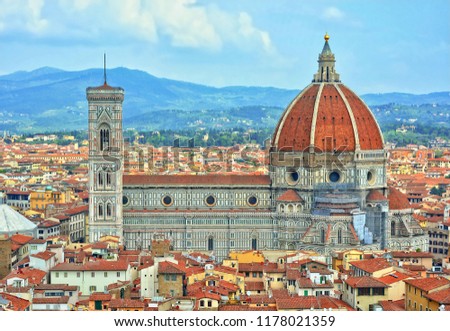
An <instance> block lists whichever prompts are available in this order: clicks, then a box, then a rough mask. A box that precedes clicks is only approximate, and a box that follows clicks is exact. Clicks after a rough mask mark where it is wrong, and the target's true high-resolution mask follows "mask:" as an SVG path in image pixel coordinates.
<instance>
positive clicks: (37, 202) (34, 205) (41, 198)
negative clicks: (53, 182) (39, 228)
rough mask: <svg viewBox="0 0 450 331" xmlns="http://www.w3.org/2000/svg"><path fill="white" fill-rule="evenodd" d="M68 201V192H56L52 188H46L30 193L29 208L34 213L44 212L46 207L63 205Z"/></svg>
mask: <svg viewBox="0 0 450 331" xmlns="http://www.w3.org/2000/svg"><path fill="white" fill-rule="evenodd" d="M68 201H70V191H65V192H63V191H60V190H56V189H55V188H53V187H52V186H46V187H45V188H44V189H42V190H37V191H32V192H31V193H30V208H31V209H32V210H36V211H44V210H45V208H46V207H47V205H49V204H55V203H65V202H68Z"/></svg>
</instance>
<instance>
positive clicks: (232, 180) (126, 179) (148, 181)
mask: <svg viewBox="0 0 450 331" xmlns="http://www.w3.org/2000/svg"><path fill="white" fill-rule="evenodd" d="M123 185H124V186H127V185H131V186H133V185H150V186H151V185H154V186H179V185H182V186H184V185H199V186H208V187H209V186H229V185H233V186H267V185H270V177H269V176H268V175H221V174H214V175H124V176H123Z"/></svg>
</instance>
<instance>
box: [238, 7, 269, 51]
mask: <svg viewBox="0 0 450 331" xmlns="http://www.w3.org/2000/svg"><path fill="white" fill-rule="evenodd" d="M239 33H240V34H242V35H243V36H244V37H245V38H246V39H250V40H256V41H257V42H260V43H261V45H262V46H263V49H264V50H265V51H266V52H267V53H272V52H273V51H274V48H273V46H272V41H271V39H270V36H269V34H268V33H267V32H266V31H262V30H259V29H257V28H255V27H254V26H253V21H252V18H251V16H250V15H249V14H247V13H244V12H242V13H240V14H239Z"/></svg>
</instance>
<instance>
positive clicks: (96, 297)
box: [89, 292, 112, 301]
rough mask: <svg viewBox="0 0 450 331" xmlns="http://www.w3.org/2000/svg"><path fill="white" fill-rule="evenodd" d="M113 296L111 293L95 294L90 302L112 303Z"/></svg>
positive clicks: (90, 298) (91, 296) (90, 297)
mask: <svg viewBox="0 0 450 331" xmlns="http://www.w3.org/2000/svg"><path fill="white" fill-rule="evenodd" d="M111 298H112V295H111V294H109V293H102V292H94V293H92V294H91V295H90V296H89V301H110V300H111Z"/></svg>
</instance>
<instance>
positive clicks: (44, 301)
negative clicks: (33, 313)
mask: <svg viewBox="0 0 450 331" xmlns="http://www.w3.org/2000/svg"><path fill="white" fill-rule="evenodd" d="M69 299H70V297H68V296H62V297H56V298H55V297H53V298H33V304H67V303H68V302H69Z"/></svg>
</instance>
